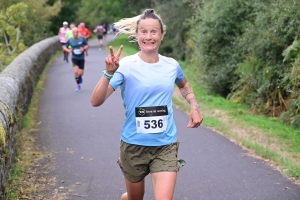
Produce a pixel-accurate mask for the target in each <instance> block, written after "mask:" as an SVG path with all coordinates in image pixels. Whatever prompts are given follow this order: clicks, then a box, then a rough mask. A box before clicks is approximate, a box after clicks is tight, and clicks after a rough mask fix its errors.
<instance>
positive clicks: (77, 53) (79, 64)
mask: <svg viewBox="0 0 300 200" xmlns="http://www.w3.org/2000/svg"><path fill="white" fill-rule="evenodd" d="M72 32H73V37H72V38H70V39H69V40H68V41H67V43H66V44H65V45H64V46H63V50H64V51H66V52H69V53H72V65H73V69H74V76H75V80H76V83H77V87H76V89H75V91H76V92H78V91H80V90H81V84H82V76H83V73H84V52H85V51H86V50H87V49H88V48H89V45H88V43H87V41H86V39H85V38H84V37H82V36H79V31H78V28H76V27H74V28H73V29H72ZM70 47H71V48H70Z"/></svg>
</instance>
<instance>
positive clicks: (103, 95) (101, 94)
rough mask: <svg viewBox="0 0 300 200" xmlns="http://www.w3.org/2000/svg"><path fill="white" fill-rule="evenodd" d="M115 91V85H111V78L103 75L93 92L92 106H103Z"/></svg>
mask: <svg viewBox="0 0 300 200" xmlns="http://www.w3.org/2000/svg"><path fill="white" fill-rule="evenodd" d="M113 91H114V89H113V87H112V86H111V85H109V79H108V78H106V77H104V76H102V77H101V79H100V80H99V82H98V83H97V85H96V87H95V89H94V91H93V93H92V97H91V103H92V106H94V107H97V106H101V105H102V104H103V103H104V101H105V100H106V99H107V98H108V97H109V96H110V95H111V94H112V93H113Z"/></svg>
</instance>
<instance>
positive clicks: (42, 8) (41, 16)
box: [0, 0, 60, 71]
mask: <svg viewBox="0 0 300 200" xmlns="http://www.w3.org/2000/svg"><path fill="white" fill-rule="evenodd" d="M46 2H47V0H39V1H35V0H24V1H19V0H3V1H1V2H0V5H1V7H0V35H1V36H2V37H1V38H0V71H1V70H2V69H3V68H4V67H5V66H6V65H7V64H8V63H10V62H11V61H12V60H13V59H14V58H15V57H16V56H17V55H18V54H19V53H21V52H22V51H24V50H25V49H26V46H31V45H32V44H34V43H36V42H38V41H40V40H42V39H44V38H46V37H48V36H49V34H48V32H49V31H48V26H49V22H48V21H47V20H48V19H49V18H50V17H51V16H54V15H56V14H57V13H58V11H59V10H60V1H56V2H55V3H54V5H53V6H47V5H46ZM29 7H30V8H31V9H30V10H29V9H28V8H29ZM29 22H30V23H29Z"/></svg>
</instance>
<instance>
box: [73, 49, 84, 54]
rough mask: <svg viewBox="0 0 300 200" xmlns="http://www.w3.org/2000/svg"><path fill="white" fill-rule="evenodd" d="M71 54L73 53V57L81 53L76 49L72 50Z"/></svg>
mask: <svg viewBox="0 0 300 200" xmlns="http://www.w3.org/2000/svg"><path fill="white" fill-rule="evenodd" d="M73 52H74V54H75V55H79V54H81V53H82V52H81V51H80V49H78V48H76V49H74V51H73Z"/></svg>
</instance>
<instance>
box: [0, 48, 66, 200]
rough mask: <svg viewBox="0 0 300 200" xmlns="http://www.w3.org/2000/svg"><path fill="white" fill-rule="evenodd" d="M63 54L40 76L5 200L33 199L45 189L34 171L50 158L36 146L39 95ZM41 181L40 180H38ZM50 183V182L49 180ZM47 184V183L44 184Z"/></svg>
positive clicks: (18, 136)
mask: <svg viewBox="0 0 300 200" xmlns="http://www.w3.org/2000/svg"><path fill="white" fill-rule="evenodd" d="M60 55H61V52H57V53H56V54H55V55H53V56H52V57H51V59H50V61H49V63H48V64H47V66H46V68H45V70H44V72H43V73H42V74H41V75H40V77H39V81H38V83H37V85H36V87H35V90H34V94H33V96H32V99H31V102H30V105H29V108H28V112H27V113H26V115H25V116H24V118H23V122H22V123H23V128H22V130H20V131H18V132H17V134H16V136H15V140H16V148H17V156H16V162H15V163H14V164H13V165H12V169H11V173H10V174H9V176H8V178H7V183H6V184H5V186H4V187H5V200H17V199H31V197H32V194H34V193H35V192H36V191H38V190H41V189H43V188H44V187H45V185H43V184H42V183H41V181H43V180H45V178H44V179H40V178H41V177H37V176H36V175H37V173H36V171H35V170H34V169H33V165H34V164H37V165H38V164H40V161H41V160H42V159H43V158H45V157H47V156H49V155H45V154H42V153H41V152H40V151H39V150H38V148H37V146H36V145H35V144H36V143H35V141H36V137H35V133H36V132H38V125H39V123H38V121H37V116H38V110H39V93H40V92H41V91H42V90H43V85H44V81H45V74H46V72H47V70H48V69H49V66H50V64H51V63H52V61H53V60H54V59H55V58H56V57H57V56H60ZM37 179H40V180H37ZM47 183H48V180H47ZM44 184H46V182H45V183H44Z"/></svg>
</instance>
